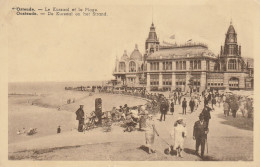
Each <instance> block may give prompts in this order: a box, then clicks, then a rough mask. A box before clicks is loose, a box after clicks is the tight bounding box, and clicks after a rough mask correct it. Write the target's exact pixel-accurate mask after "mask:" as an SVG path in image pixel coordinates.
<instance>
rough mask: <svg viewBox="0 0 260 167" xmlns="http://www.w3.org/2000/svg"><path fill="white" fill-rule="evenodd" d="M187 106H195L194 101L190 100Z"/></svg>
mask: <svg viewBox="0 0 260 167" xmlns="http://www.w3.org/2000/svg"><path fill="white" fill-rule="evenodd" d="M189 106H190V108H194V106H195V101H194V100H191V101H190V103H189Z"/></svg>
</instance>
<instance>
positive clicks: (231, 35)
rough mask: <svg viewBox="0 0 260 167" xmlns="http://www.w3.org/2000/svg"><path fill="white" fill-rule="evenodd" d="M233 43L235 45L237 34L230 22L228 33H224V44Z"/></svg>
mask: <svg viewBox="0 0 260 167" xmlns="http://www.w3.org/2000/svg"><path fill="white" fill-rule="evenodd" d="M235 43H237V33H236V31H235V28H234V26H233V25H232V21H231V22H230V25H229V27H228V31H227V33H226V39H225V44H235Z"/></svg>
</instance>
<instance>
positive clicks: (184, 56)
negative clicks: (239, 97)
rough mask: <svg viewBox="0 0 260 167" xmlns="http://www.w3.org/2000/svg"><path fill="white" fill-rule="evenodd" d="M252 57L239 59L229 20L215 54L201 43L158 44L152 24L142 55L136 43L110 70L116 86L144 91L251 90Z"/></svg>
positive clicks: (232, 28) (237, 47) (238, 47)
mask: <svg viewBox="0 0 260 167" xmlns="http://www.w3.org/2000/svg"><path fill="white" fill-rule="evenodd" d="M252 62H253V60H252V59H246V58H242V56H241V46H239V45H238V44H237V33H236V31H235V28H234V26H233V24H232V23H230V25H229V28H228V30H227V33H226V37H225V44H224V46H221V50H220V55H219V56H216V55H215V54H214V53H213V52H211V51H210V50H209V49H208V46H207V45H206V44H203V43H194V42H193V43H191V42H186V43H185V44H183V45H177V44H176V43H175V44H170V43H168V44H166V45H160V42H159V38H158V36H157V34H156V31H155V26H154V24H153V23H152V25H151V26H150V32H149V34H148V38H147V39H146V41H145V53H144V56H142V54H141V53H140V51H139V50H138V47H137V45H136V46H135V49H134V50H133V51H132V53H131V55H130V57H128V55H127V53H126V51H125V52H124V54H123V56H122V57H121V59H120V60H118V59H117V60H116V68H115V71H114V72H113V75H114V76H115V78H116V80H117V82H118V83H119V84H118V85H119V86H126V87H143V86H144V84H145V87H146V89H147V90H156V91H157V90H176V89H179V90H181V91H190V90H193V91H199V92H201V91H203V90H205V89H218V90H220V89H227V88H228V89H233V90H234V89H237V90H239V89H253V73H254V70H253V69H254V68H253V63H252Z"/></svg>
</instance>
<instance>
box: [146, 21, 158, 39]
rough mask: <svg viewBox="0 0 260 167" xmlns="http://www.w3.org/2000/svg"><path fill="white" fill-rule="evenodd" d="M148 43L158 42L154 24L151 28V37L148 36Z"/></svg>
mask: <svg viewBox="0 0 260 167" xmlns="http://www.w3.org/2000/svg"><path fill="white" fill-rule="evenodd" d="M147 40H148V41H158V39H157V34H156V32H155V27H154V24H153V22H152V25H151V27H150V32H149V35H148V38H147Z"/></svg>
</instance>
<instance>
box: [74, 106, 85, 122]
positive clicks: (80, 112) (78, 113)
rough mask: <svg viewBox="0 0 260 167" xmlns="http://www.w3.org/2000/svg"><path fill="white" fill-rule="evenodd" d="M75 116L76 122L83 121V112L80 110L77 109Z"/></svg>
mask: <svg viewBox="0 0 260 167" xmlns="http://www.w3.org/2000/svg"><path fill="white" fill-rule="evenodd" d="M76 115H77V117H76V120H82V119H84V111H83V110H82V109H81V108H79V109H78V110H77V111H76Z"/></svg>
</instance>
